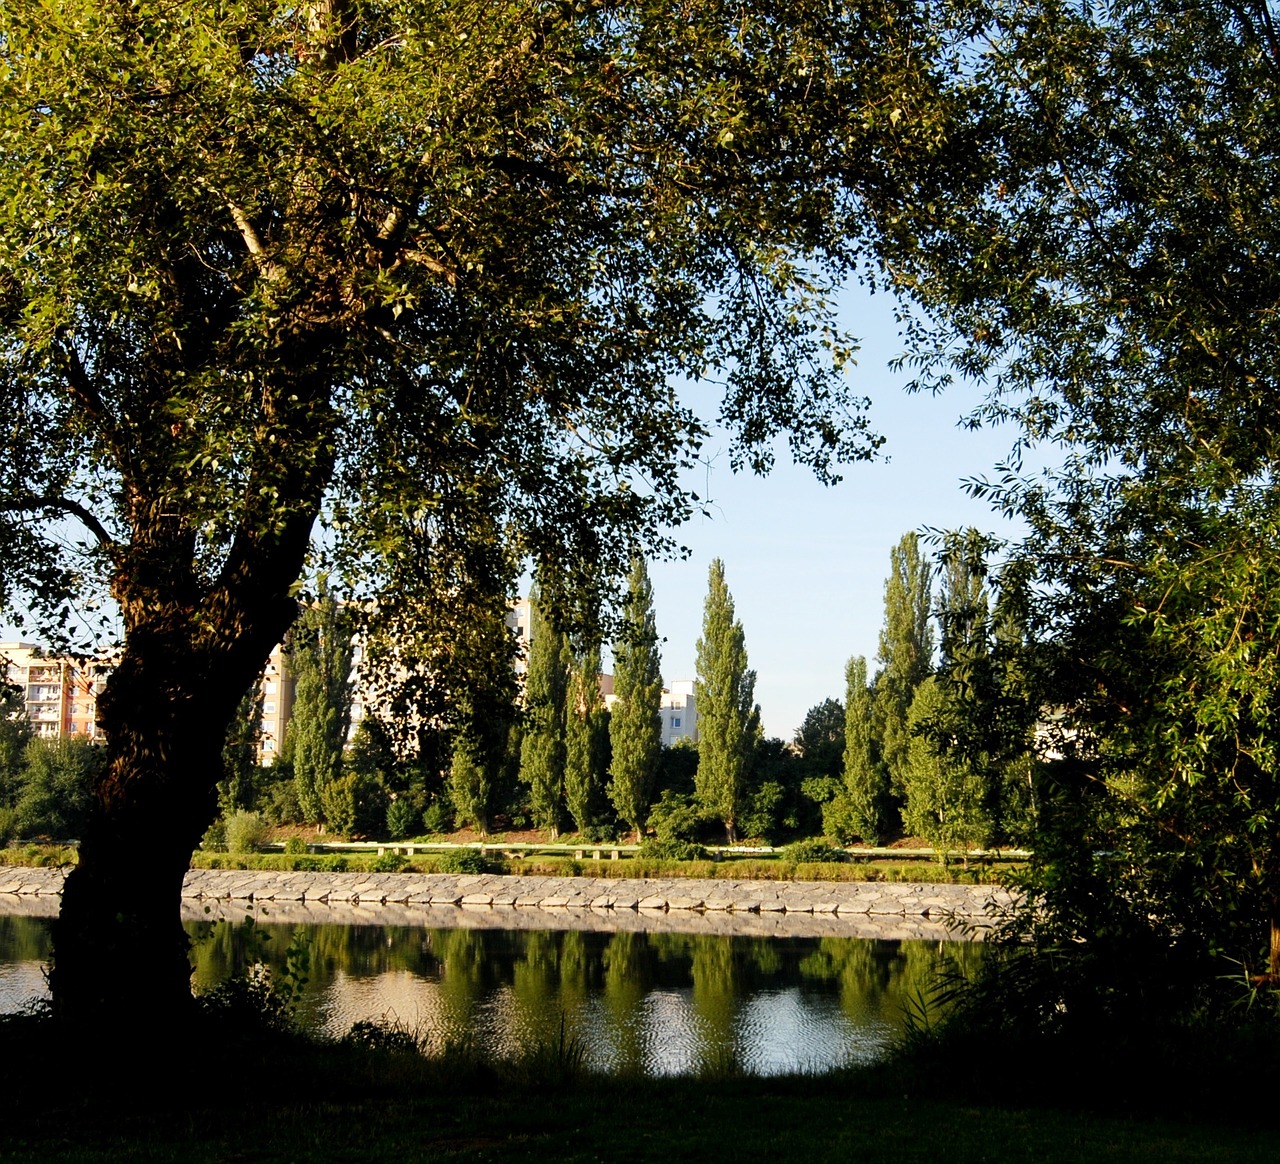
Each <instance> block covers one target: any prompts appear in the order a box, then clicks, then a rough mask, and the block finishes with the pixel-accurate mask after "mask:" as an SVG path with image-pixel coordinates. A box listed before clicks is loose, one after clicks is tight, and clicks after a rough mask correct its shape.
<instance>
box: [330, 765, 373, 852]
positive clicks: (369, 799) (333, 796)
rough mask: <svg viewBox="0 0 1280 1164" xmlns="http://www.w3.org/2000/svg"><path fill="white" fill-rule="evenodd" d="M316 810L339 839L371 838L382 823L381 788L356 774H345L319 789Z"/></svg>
mask: <svg viewBox="0 0 1280 1164" xmlns="http://www.w3.org/2000/svg"><path fill="white" fill-rule="evenodd" d="M320 806H321V808H322V809H323V810H324V819H325V820H326V821H327V822H328V824H329V827H330V828H331V829H333V831H334V832H336V833H341V834H342V835H343V836H348V837H349V836H355V835H360V836H366V837H367V836H373V835H374V834H376V833H378V832H381V830H382V826H383V824H384V823H385V822H386V811H387V810H386V794H385V793H384V792H383V789H382V785H381V784H379V783H378V782H377V781H376V780H373V779H371V778H370V777H368V776H362V775H360V774H359V773H358V772H348V773H347V774H346V775H345V776H340V777H339V778H338V779H337V780H332V781H330V782H329V783H328V784H326V785H325V786H324V787H323V788H322V789H320Z"/></svg>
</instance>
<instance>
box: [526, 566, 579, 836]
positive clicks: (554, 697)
mask: <svg viewBox="0 0 1280 1164" xmlns="http://www.w3.org/2000/svg"><path fill="white" fill-rule="evenodd" d="M530 608H531V610H530V614H531V618H530V623H529V630H530V636H529V639H530V641H529V669H528V670H527V671H526V672H525V677H524V720H525V732H524V739H523V740H521V742H520V780H521V781H522V782H523V783H524V784H527V785H528V786H529V799H530V803H531V805H532V807H533V822H534V824H535V825H536V826H537V827H538V828H540V829H546V830H547V831H548V832H550V833H551V835H552V836H553V837H554V836H558V835H559V833H560V821H561V816H562V813H563V809H564V763H565V703H566V700H567V698H568V693H569V657H570V652H569V643H568V639H567V638H566V637H565V635H564V634H563V633H562V632H561V631H560V630H559V629H558V628H557V627H556V625H555V623H554V622H552V621H550V620H549V619H548V618H547V616H546V613H545V611H544V609H543V606H542V597H541V592H540V591H539V592H535V594H534V595H533V596H532V597H531V598H530Z"/></svg>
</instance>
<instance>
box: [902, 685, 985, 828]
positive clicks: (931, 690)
mask: <svg viewBox="0 0 1280 1164" xmlns="http://www.w3.org/2000/svg"><path fill="white" fill-rule="evenodd" d="M950 698H951V696H950V692H949V690H948V684H947V681H946V680H945V679H944V678H943V677H942V676H941V675H930V676H929V677H928V678H926V679H925V680H924V681H923V682H922V683H921V684H920V686H919V687H917V688H916V693H915V696H914V697H913V698H912V700H911V710H910V712H909V714H908V716H907V729H908V732H909V737H908V738H909V741H910V742H909V744H908V750H907V763H906V766H905V769H904V770H903V774H902V786H903V793H904V799H905V803H904V805H903V809H902V825H903V828H904V830H905V831H906V832H907V833H909V834H911V835H913V836H918V837H924V839H925V840H927V841H928V842H929V844H930V845H932V846H933V847H934V848H936V849H948V848H954V847H956V846H959V845H963V846H965V847H968V846H969V845H973V844H977V845H979V846H983V845H985V844H986V843H987V841H988V839H989V837H990V832H991V818H990V816H989V815H988V813H987V811H986V809H987V797H986V792H987V786H986V782H985V781H984V779H983V773H982V771H981V770H980V769H979V768H977V767H976V766H975V765H973V764H971V763H970V762H969V761H968V758H967V757H966V756H965V755H964V754H963V753H962V752H961V751H960V750H959V749H957V748H955V747H952V746H950V745H951V743H952V741H951V740H950V739H948V738H947V737H946V735H945V732H946V728H947V725H948V722H949V719H950V717H951V716H952V715H953V714H954V709H953V706H952V704H951V702H950Z"/></svg>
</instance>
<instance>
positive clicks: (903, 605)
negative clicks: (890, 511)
mask: <svg viewBox="0 0 1280 1164" xmlns="http://www.w3.org/2000/svg"><path fill="white" fill-rule="evenodd" d="M930 574H931V570H930V568H929V566H928V565H927V564H926V562H925V561H924V559H923V558H922V557H921V554H920V539H919V538H918V537H916V535H915V534H914V533H907V534H903V536H902V539H901V540H900V541H899V542H898V544H897V545H896V546H895V547H894V548H893V550H892V551H891V553H890V555H889V577H888V579H887V580H886V581H885V584H884V628H883V629H882V630H881V632H880V653H879V656H878V658H879V662H880V671H879V672H878V673H877V675H876V683H875V728H876V735H877V737H878V738H879V740H880V755H881V757H882V759H883V761H884V764H885V767H886V769H887V772H888V777H889V783H890V787H891V788H892V789H893V791H894V792H895V793H896V794H897V795H899V796H900V795H902V793H903V788H904V778H905V774H906V765H907V763H908V755H909V752H910V748H911V729H910V727H909V725H908V723H907V716H908V714H909V713H910V710H911V701H912V699H913V698H914V697H915V692H916V688H917V687H918V686H919V685H920V683H921V682H922V681H923V680H924V678H925V677H926V676H927V675H928V674H929V673H930V672H931V671H932V670H933V629H932V627H931V626H930V625H929V605H930Z"/></svg>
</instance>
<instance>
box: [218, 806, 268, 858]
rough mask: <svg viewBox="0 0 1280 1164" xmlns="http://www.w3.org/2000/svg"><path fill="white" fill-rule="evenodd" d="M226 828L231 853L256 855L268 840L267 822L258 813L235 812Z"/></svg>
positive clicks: (229, 818)
mask: <svg viewBox="0 0 1280 1164" xmlns="http://www.w3.org/2000/svg"><path fill="white" fill-rule="evenodd" d="M224 827H225V829H226V836H227V851H228V852H231V853H256V852H257V851H258V850H259V849H260V848H261V847H262V845H263V843H264V842H265V841H266V839H267V822H266V821H264V820H263V819H262V817H260V816H259V815H258V814H257V813H256V812H245V811H244V810H243V809H242V810H241V811H240V812H233V813H232V814H231V815H230V816H229V817H227V819H226V824H225V826H224Z"/></svg>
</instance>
